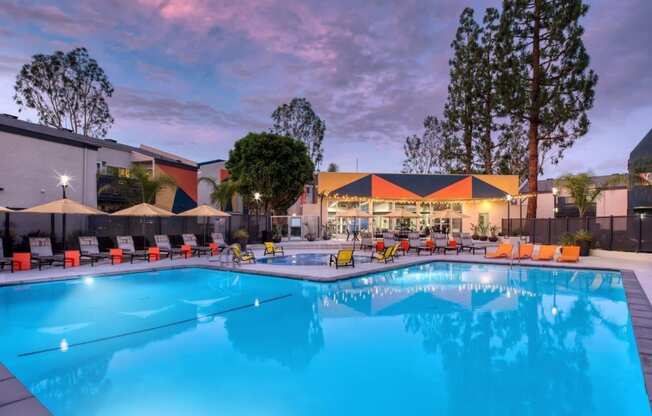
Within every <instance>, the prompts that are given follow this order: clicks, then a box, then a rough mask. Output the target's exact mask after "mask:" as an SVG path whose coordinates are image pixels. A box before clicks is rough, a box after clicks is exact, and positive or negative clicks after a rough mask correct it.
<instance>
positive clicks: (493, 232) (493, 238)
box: [489, 225, 498, 243]
mask: <svg viewBox="0 0 652 416" xmlns="http://www.w3.org/2000/svg"><path fill="white" fill-rule="evenodd" d="M496 231H498V227H496V226H495V225H490V226H489V233H491V236H490V237H489V241H491V242H492V243H495V242H496V241H498V237H496Z"/></svg>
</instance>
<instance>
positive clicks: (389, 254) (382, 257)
mask: <svg viewBox="0 0 652 416" xmlns="http://www.w3.org/2000/svg"><path fill="white" fill-rule="evenodd" d="M400 246H401V244H400V243H396V244H394V245H392V246H389V247H387V248H386V249H385V250H383V251H381V252H377V253H374V254H372V255H371V261H374V260H377V261H379V262H380V261H382V262H383V263H387V262H388V261H392V262H393V261H394V257H395V256H396V252H397V251H398V249H399V247H400Z"/></svg>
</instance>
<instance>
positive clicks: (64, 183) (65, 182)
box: [59, 175, 71, 198]
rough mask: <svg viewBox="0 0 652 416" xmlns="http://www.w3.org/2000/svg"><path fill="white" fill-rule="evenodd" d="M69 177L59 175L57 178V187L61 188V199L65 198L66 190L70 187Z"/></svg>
mask: <svg viewBox="0 0 652 416" xmlns="http://www.w3.org/2000/svg"><path fill="white" fill-rule="evenodd" d="M70 179H71V178H70V176H68V175H60V176H59V186H61V191H62V192H63V197H64V198H65V197H66V189H68V186H69V185H70Z"/></svg>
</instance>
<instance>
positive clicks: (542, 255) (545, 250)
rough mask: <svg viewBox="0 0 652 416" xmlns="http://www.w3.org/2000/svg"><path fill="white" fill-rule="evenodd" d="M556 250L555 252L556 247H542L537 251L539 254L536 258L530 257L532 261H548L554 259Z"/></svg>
mask: <svg viewBox="0 0 652 416" xmlns="http://www.w3.org/2000/svg"><path fill="white" fill-rule="evenodd" d="M556 250H557V246H551V245H542V246H541V248H540V249H539V254H538V255H537V256H534V257H532V260H537V261H550V260H552V259H553V258H554V257H555V251H556Z"/></svg>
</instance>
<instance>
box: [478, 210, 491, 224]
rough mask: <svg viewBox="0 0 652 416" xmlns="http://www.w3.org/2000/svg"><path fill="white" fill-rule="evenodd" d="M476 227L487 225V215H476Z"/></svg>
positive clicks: (483, 213)
mask: <svg viewBox="0 0 652 416" xmlns="http://www.w3.org/2000/svg"><path fill="white" fill-rule="evenodd" d="M478 225H489V213H488V212H481V213H479V214H478Z"/></svg>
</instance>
